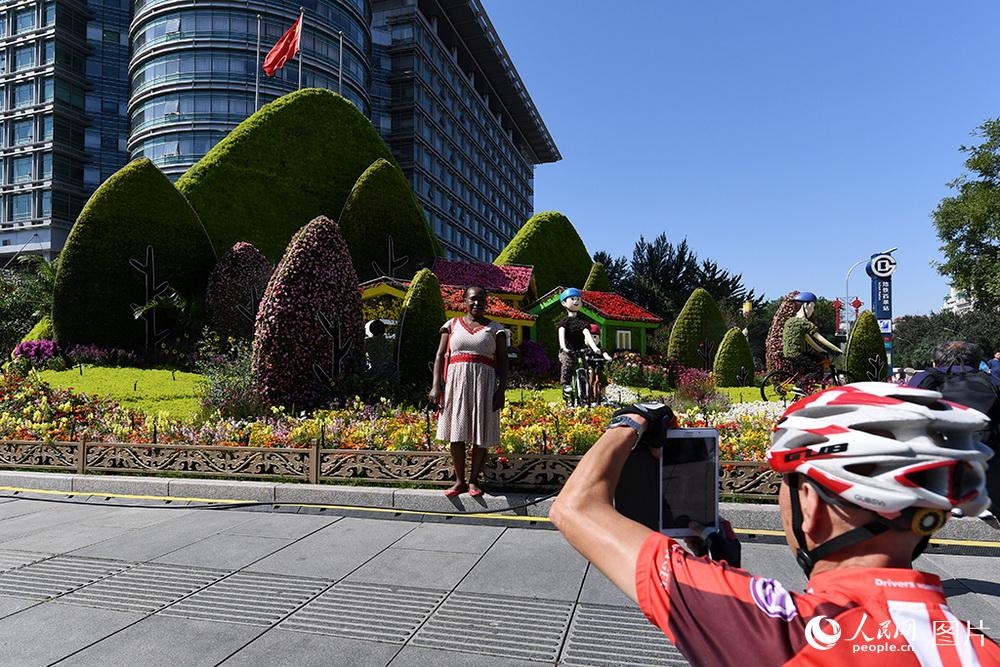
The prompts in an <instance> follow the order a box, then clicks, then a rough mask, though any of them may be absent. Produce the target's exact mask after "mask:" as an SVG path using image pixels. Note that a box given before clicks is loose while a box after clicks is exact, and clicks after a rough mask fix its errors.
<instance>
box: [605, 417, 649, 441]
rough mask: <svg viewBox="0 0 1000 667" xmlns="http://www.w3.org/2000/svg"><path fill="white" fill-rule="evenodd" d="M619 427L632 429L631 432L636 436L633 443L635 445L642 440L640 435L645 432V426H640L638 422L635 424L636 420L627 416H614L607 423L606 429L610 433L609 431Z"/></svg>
mask: <svg viewBox="0 0 1000 667" xmlns="http://www.w3.org/2000/svg"><path fill="white" fill-rule="evenodd" d="M620 426H626V427H628V428H630V429H632V430H633V431H635V435H636V438H635V443H636V445H637V444H639V440H641V439H642V434H643V433H645V432H646V425H645V424H640V423H639V422H637V421H636V420H634V419H632V418H631V417H629V416H628V415H616V416H614V417H612V418H611V421H610V422H608V428H607V430H609V431H610V430H611V429H613V428H617V427H620ZM632 448H633V449H635V445H632Z"/></svg>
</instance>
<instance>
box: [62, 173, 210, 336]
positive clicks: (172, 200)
mask: <svg viewBox="0 0 1000 667" xmlns="http://www.w3.org/2000/svg"><path fill="white" fill-rule="evenodd" d="M147 249H151V252H147ZM150 257H152V259H153V266H149V262H148V260H149V259H150ZM214 261H215V258H214V256H213V253H212V246H211V243H210V242H209V240H208V237H207V236H206V235H205V230H204V228H203V227H202V226H201V223H200V222H199V220H198V216H197V215H196V214H195V212H194V210H193V209H192V208H191V206H190V205H189V204H188V202H187V200H185V199H184V197H183V196H182V195H181V194H180V193H179V192H177V190H176V189H175V188H174V186H173V184H171V183H170V181H169V180H167V177H166V176H164V175H163V174H162V173H161V172H160V170H159V169H157V168H156V166H154V165H153V163H152V162H150V161H149V160H147V159H141V160H136V161H134V162H131V163H129V164H127V165H126V166H125V167H123V168H122V169H121V170H119V171H118V172H117V173H116V174H114V175H113V176H111V178H109V179H108V180H107V181H105V182H104V184H103V185H101V187H99V188H98V189H97V191H96V192H94V194H93V196H91V198H90V201H88V202H87V205H86V206H84V208H83V211H81V212H80V217H79V218H77V221H76V224H75V225H74V226H73V229H72V231H71V232H70V234H69V238H68V239H66V245H65V247H64V248H63V251H62V254H61V255H60V261H59V271H58V273H57V274H56V281H55V288H54V290H53V304H52V328H53V332H54V334H55V336H56V340H58V341H59V343H60V344H61V345H62V346H63V348H64V349H68V348H69V347H70V346H72V345H74V344H78V343H83V344H88V343H89V344H95V345H100V346H102V347H113V348H121V349H126V350H139V349H142V348H143V347H145V346H146V344H147V331H146V323H147V321H148V322H149V326H150V331H149V332H148V334H149V342H150V343H152V342H155V340H153V339H154V338H156V337H157V335H158V334H161V333H162V332H163V331H164V330H165V329H168V328H176V326H177V325H176V324H172V323H171V322H169V319H168V318H169V316H168V315H167V314H166V313H161V312H159V310H161V309H158V310H157V311H156V312H154V313H150V314H148V315H147V316H146V319H145V320H141V319H140V320H136V319H135V318H134V316H133V305H139V306H141V305H143V304H145V303H146V302H147V301H149V300H150V299H151V298H152V297H153V293H152V292H153V289H154V288H155V287H157V286H161V285H166V286H169V287H170V288H173V289H174V290H175V291H176V292H178V293H179V294H181V295H182V296H184V297H185V298H187V299H192V298H198V299H200V298H201V297H202V296H203V295H204V291H205V283H206V281H207V279H208V274H209V271H211V269H212V265H213V263H214ZM154 268H155V271H154ZM147 282H148V283H149V284H148V285H147ZM154 319H155V320H156V321H155V324H156V331H153V330H152V329H153V325H152V323H153V320H154Z"/></svg>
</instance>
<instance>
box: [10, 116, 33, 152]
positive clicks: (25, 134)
mask: <svg viewBox="0 0 1000 667" xmlns="http://www.w3.org/2000/svg"><path fill="white" fill-rule="evenodd" d="M34 140H35V119H34V118H23V119H21V120H16V121H14V145H15V146H23V145H24V144H30V143H31V142H32V141H34Z"/></svg>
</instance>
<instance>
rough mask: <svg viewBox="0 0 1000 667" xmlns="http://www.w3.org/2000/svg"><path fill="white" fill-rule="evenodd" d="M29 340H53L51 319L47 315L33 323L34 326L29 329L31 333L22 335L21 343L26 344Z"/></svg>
mask: <svg viewBox="0 0 1000 667" xmlns="http://www.w3.org/2000/svg"><path fill="white" fill-rule="evenodd" d="M29 340H53V338H52V318H51V317H49V316H48V315H45V316H44V317H42V319H40V320H38V322H37V323H35V326H33V327H31V331H29V332H28V333H26V334H24V338H22V339H21V342H22V343H24V342H27V341H29Z"/></svg>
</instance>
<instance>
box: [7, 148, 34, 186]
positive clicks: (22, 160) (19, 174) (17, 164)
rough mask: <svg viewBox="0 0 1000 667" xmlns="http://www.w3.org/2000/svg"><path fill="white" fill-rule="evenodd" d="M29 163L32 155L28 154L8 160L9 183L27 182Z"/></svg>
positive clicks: (29, 169)
mask: <svg viewBox="0 0 1000 667" xmlns="http://www.w3.org/2000/svg"><path fill="white" fill-rule="evenodd" d="M31 163H32V157H31V156H30V155H25V156H23V157H16V158H14V159H13V160H11V161H10V182H11V183H27V182H28V181H30V180H31V177H32V173H31V166H32V165H31Z"/></svg>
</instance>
